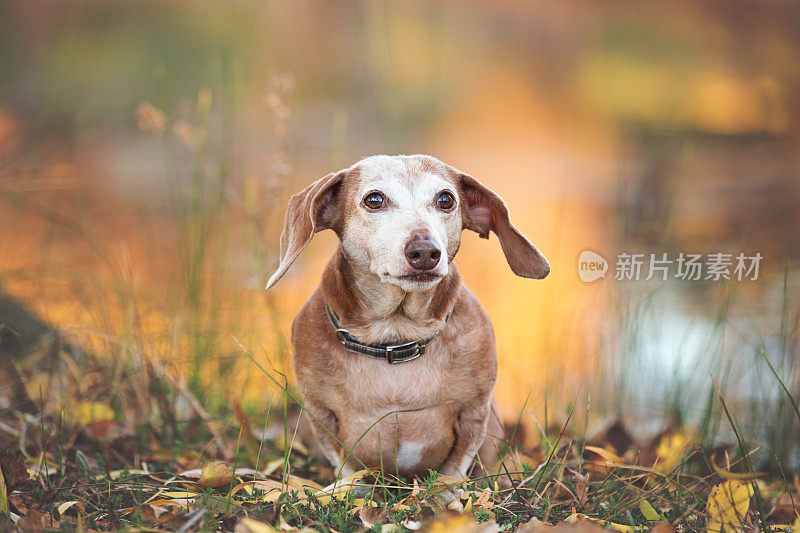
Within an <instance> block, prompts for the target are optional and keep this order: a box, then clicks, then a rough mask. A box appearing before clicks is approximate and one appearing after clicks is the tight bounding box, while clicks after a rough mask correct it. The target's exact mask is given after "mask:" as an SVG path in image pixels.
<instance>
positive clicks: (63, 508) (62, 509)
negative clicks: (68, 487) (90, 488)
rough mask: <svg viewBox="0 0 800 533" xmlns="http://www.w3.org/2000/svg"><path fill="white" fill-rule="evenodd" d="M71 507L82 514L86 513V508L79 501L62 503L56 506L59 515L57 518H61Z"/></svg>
mask: <svg viewBox="0 0 800 533" xmlns="http://www.w3.org/2000/svg"><path fill="white" fill-rule="evenodd" d="M72 507H77V508H78V509H80V510H81V512H82V513H85V512H86V507H84V506H83V503H82V502H79V501H71V502H64V503H62V504H61V505H59V506H58V514H59V516H61V515H63V514H64V513H66V512H67V511H68V510H69V509H71V508H72Z"/></svg>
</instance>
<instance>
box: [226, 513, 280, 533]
mask: <svg viewBox="0 0 800 533" xmlns="http://www.w3.org/2000/svg"><path fill="white" fill-rule="evenodd" d="M233 531H234V533H275V532H276V531H278V530H277V529H275V528H274V527H272V526H271V525H269V524H265V523H264V522H260V521H258V520H256V519H255V518H250V517H249V516H246V517H244V518H242V520H241V521H240V522H239V523H238V524H236V527H235V528H234V530H233Z"/></svg>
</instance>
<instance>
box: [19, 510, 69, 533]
mask: <svg viewBox="0 0 800 533" xmlns="http://www.w3.org/2000/svg"><path fill="white" fill-rule="evenodd" d="M17 527H18V528H19V529H20V530H21V531H44V530H45V529H56V528H59V527H61V523H60V522H57V521H55V520H53V517H52V515H50V513H43V512H41V511H37V510H35V509H31V510H30V511H28V514H26V515H25V516H23V517H22V518H20V519H19V521H18V522H17Z"/></svg>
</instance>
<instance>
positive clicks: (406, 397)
mask: <svg viewBox="0 0 800 533" xmlns="http://www.w3.org/2000/svg"><path fill="white" fill-rule="evenodd" d="M350 355H351V356H352V357H349V358H348V359H349V360H350V361H348V363H349V364H347V365H346V371H345V372H344V377H345V380H346V381H347V383H346V384H345V387H343V390H344V391H345V394H346V396H347V401H348V403H349V404H350V405H351V406H352V407H353V408H355V410H357V411H362V412H363V413H364V414H375V413H377V412H381V411H385V410H390V411H391V410H395V409H425V408H427V407H431V406H433V405H435V404H436V403H439V402H448V401H453V400H455V399H456V398H455V394H454V391H452V390H449V391H448V387H446V386H445V384H444V382H443V381H444V379H443V376H442V371H441V368H438V366H437V365H436V364H435V361H433V359H434V357H435V356H436V354H431V353H429V354H425V355H423V356H422V357H420V358H418V359H415V360H413V361H408V362H404V363H394V364H390V363H388V362H387V361H385V360H381V359H377V358H375V359H373V358H368V357H367V356H363V355H360V354H350ZM352 359H355V360H352ZM437 359H438V358H437Z"/></svg>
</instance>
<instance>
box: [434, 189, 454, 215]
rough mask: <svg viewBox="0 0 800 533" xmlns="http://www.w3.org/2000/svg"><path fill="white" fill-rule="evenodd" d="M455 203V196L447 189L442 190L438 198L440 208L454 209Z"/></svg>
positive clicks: (437, 202)
mask: <svg viewBox="0 0 800 533" xmlns="http://www.w3.org/2000/svg"><path fill="white" fill-rule="evenodd" d="M455 203H456V199H455V197H454V196H453V195H452V194H451V193H449V192H447V191H442V192H440V193H439V196H438V197H437V198H436V205H438V206H439V209H444V210H445V211H446V210H448V209H452V207H453V206H454V205H455Z"/></svg>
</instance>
